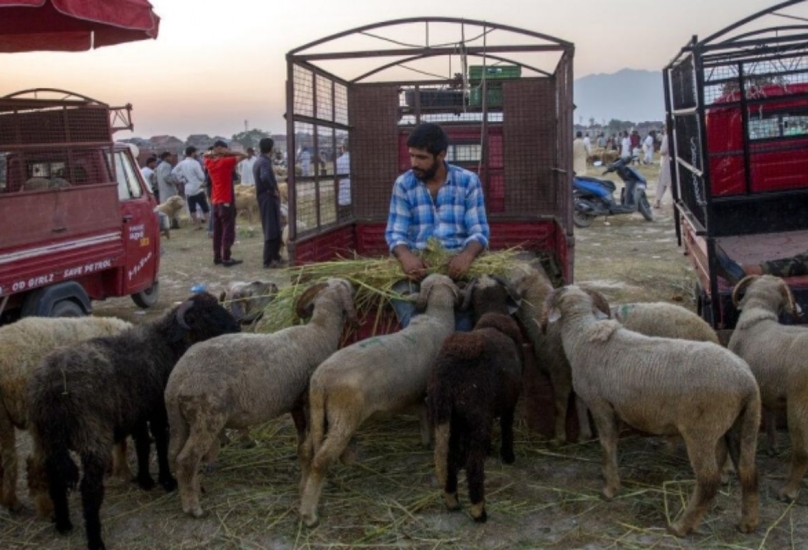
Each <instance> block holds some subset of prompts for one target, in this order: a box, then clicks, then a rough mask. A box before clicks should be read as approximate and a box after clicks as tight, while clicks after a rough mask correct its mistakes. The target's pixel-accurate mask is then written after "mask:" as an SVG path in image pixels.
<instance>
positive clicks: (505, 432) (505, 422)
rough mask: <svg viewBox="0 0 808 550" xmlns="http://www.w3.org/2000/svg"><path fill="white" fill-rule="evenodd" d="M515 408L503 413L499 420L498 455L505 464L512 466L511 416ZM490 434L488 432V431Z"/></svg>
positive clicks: (513, 459) (513, 458)
mask: <svg viewBox="0 0 808 550" xmlns="http://www.w3.org/2000/svg"><path fill="white" fill-rule="evenodd" d="M514 412H515V407H512V408H510V409H508V410H507V411H505V412H504V413H503V414H502V416H501V417H500V419H499V425H500V431H501V432H502V447H501V448H500V451H499V455H500V457H502V462H504V463H505V464H513V463H514V461H515V460H516V457H515V456H514V454H513V416H514ZM489 433H490V430H489Z"/></svg>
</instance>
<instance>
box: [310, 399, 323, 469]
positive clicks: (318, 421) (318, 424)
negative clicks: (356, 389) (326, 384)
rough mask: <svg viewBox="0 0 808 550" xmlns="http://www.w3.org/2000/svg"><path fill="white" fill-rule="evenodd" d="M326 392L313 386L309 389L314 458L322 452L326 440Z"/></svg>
mask: <svg viewBox="0 0 808 550" xmlns="http://www.w3.org/2000/svg"><path fill="white" fill-rule="evenodd" d="M325 415H326V411H325V391H323V388H321V387H318V386H317V385H316V384H312V385H311V387H310V388H309V416H310V423H311V426H310V427H309V429H310V430H311V442H312V447H313V448H312V452H313V453H314V454H313V455H312V456H314V455H316V454H317V453H318V452H319V451H320V447H321V446H322V444H323V440H324V439H325Z"/></svg>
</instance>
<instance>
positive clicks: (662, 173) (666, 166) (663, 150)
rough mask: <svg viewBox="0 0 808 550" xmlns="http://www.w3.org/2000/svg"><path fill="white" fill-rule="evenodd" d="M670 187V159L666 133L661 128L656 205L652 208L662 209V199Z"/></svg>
mask: <svg viewBox="0 0 808 550" xmlns="http://www.w3.org/2000/svg"><path fill="white" fill-rule="evenodd" d="M670 186H671V157H670V153H669V151H668V131H667V129H666V127H665V126H664V125H663V126H662V144H661V145H660V146H659V179H658V180H657V188H656V204H654V208H661V207H662V197H664V196H665V192H666V191H667V190H668V189H669V188H670Z"/></svg>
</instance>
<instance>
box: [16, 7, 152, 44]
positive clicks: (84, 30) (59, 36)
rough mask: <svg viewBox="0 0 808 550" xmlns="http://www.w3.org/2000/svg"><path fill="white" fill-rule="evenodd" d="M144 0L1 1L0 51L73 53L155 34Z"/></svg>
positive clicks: (143, 38)
mask: <svg viewBox="0 0 808 550" xmlns="http://www.w3.org/2000/svg"><path fill="white" fill-rule="evenodd" d="M159 26H160V18H159V17H157V15H155V13H154V11H152V5H151V4H150V3H149V2H148V0H115V1H114V2H113V1H110V0H0V53H14V52H34V51H43V50H52V51H68V52H77V51H83V50H89V49H91V48H100V47H102V46H112V45H114V44H120V43H122V42H133V41H135V40H145V39H147V38H157V31H158V27H159Z"/></svg>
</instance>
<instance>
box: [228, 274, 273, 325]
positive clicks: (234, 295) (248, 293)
mask: <svg viewBox="0 0 808 550" xmlns="http://www.w3.org/2000/svg"><path fill="white" fill-rule="evenodd" d="M277 294H278V287H277V285H275V283H268V282H264V281H253V282H252V283H233V284H231V285H230V289H229V295H228V293H227V292H222V293H221V294H220V295H219V301H220V302H222V303H223V305H225V307H227V306H229V309H230V312H231V313H232V314H233V316H234V317H235V318H236V320H238V321H239V322H240V323H241V324H249V323H252V322H253V321H255V320H256V319H258V318H259V317H260V316H261V315H263V313H264V309H265V308H266V306H267V305H268V304H269V303H270V302H272V300H274V299H275V296H276V295H277Z"/></svg>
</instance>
